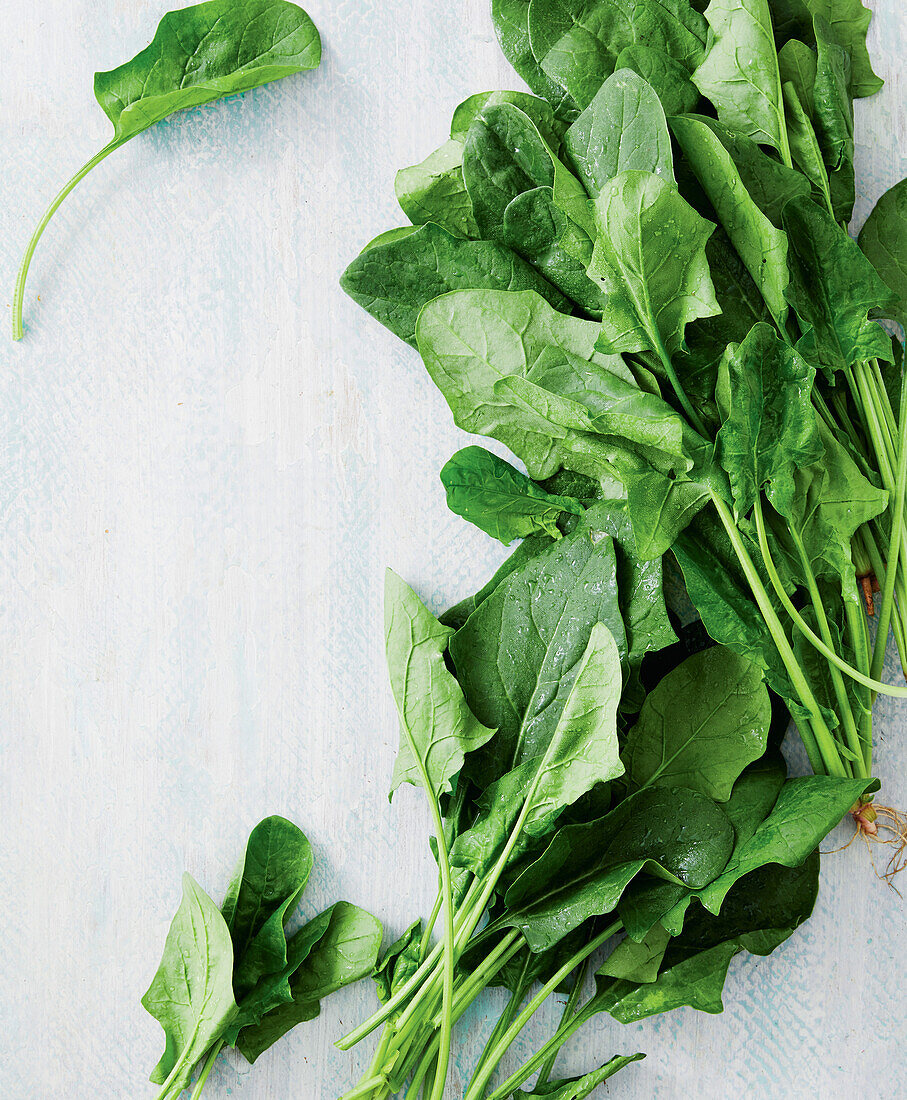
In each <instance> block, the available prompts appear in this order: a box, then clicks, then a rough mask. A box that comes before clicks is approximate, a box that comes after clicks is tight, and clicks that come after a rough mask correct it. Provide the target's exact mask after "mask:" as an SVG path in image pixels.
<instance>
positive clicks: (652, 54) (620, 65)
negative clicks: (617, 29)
mask: <svg viewBox="0 0 907 1100" xmlns="http://www.w3.org/2000/svg"><path fill="white" fill-rule="evenodd" d="M614 68H615V71H617V70H620V69H632V71H633V72H634V73H638V74H639V75H640V76H641V77H642V78H643V80H645V81H646V82H647V83H648V84H650V85H651V86H652V87H653V88H654V89H655V92H656V94H657V96H658V98H659V99H660V100H661V105H662V107H663V108H664V112H665V114H666V115H669V116H670V115H683V114H687V113H688V112H689V111H692V110H693V108H694V107H695V106H696V104H697V103H698V102H699V89H698V88H697V87H696V85H695V84H694V83H693V81H692V80H690V74H689V72H688V71H687V70H686V69H685V68H684V67H683V65H681V64H680V62H679V61H675V60H674V58H673V57H669V56H668V55H667V54H666V53H662V51H661V50H655V49H653V48H652V47H651V46H646V45H644V44H642V43H635V44H634V45H632V46H625V47H624V48H623V49H622V50H621V51H620V53H619V54H618V55H617V61H616V63H615V66H614Z"/></svg>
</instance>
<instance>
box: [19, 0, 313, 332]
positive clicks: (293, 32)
mask: <svg viewBox="0 0 907 1100" xmlns="http://www.w3.org/2000/svg"><path fill="white" fill-rule="evenodd" d="M320 61H321V39H320V37H319V35H318V31H317V30H316V28H315V25H314V23H312V21H311V19H310V18H309V17H308V15H306V13H305V12H304V11H303V10H302V8H300V7H298V6H297V5H296V4H292V3H289V2H288V0H206V2H205V3H202V4H195V5H194V6H192V7H188V8H181V9H179V10H177V11H171V12H168V13H167V14H166V15H165V16H164V17H163V19H162V20H161V22H160V24H159V26H158V28H157V32H156V33H155V36H154V38H153V39H152V41H151V43H150V44H149V45H148V46H146V47H145V49H144V50H142V51H141V53H138V54H136V56H135V57H134V58H132V60H131V61H127V62H125V64H123V65H119V66H118V67H117V68H116V69H111V70H110V72H106V73H95V77H94V93H95V98H96V99H97V101H98V103H99V104H100V105H101V108H102V110H103V111H104V113H105V114H106V115H107V117H108V118H109V119H110V121H111V123H112V124H113V130H114V133H113V138H112V139H111V140H110V141H109V142H108V144H107V145H105V146H104V148H103V149H101V151H100V152H98V153H96V154H95V155H94V156H93V157H92V158H91V159H90V160H89V161H88V163H87V164H85V165H84V166H83V167H82V168H80V169H79V171H78V172H76V174H75V175H74V176H73V177H72V179H70V180H69V181H68V182H67V183H66V184H65V186H64V187H63V189H62V190H61V191H60V193H59V194H58V195H57V197H56V198H55V199H54V200H53V202H52V203H51V204H50V206H49V207H48V208H47V211H46V213H45V214H44V216H43V217H42V218H41V221H40V222H39V223H38V227H37V229H35V231H34V233H33V234H32V237H31V240H30V241H29V242H28V246H27V247H26V250H25V255H24V256H23V258H22V264H21V266H20V268H19V275H18V278H17V279H16V289H15V293H14V295H13V339H14V340H21V339H22V334H23V329H22V303H23V299H24V296H25V280H26V279H27V277H28V269H29V266H30V265H31V260H32V256H33V255H34V252H35V248H36V247H37V244H38V241H39V240H40V239H41V235H42V234H43V233H44V230H45V229H46V228H47V225H48V222H49V221H50V219H51V218H52V217H53V216H54V214H55V213H56V211H57V209H58V208H59V206H60V204H61V203H62V202H63V200H64V199H65V198H66V196H67V195H68V194H69V193H70V191H72V189H73V188H74V187H75V186H76V184H77V183H78V182H79V181H80V180H81V179H83V178H84V177H85V176H86V175H87V174H88V173H89V172H90V171H91V170H92V168H94V167H95V166H96V165H98V164H100V163H101V161H102V160H104V158H105V157H108V156H110V154H111V153H112V152H113V151H114V150H115V149H119V148H120V146H121V145H125V144H126V142H127V141H129V140H130V139H132V138H134V137H135V136H136V135H137V134H141V133H143V132H144V131H145V130H147V129H148V128H149V127H150V126H153V125H154V124H155V123H156V122H160V121H161V120H162V119H165V118H167V117H168V116H170V115H172V114H173V113H174V111H179V110H182V109H183V108H186V107H197V106H199V105H201V104H203V103H211V102H212V101H214V100H216V99H222V98H223V97H224V96H229V95H235V94H237V93H238V92H246V91H249V90H250V89H251V88H257V87H259V86H260V85H262V84H267V83H269V82H270V81H272V80H277V79H279V78H280V77H284V76H291V75H292V74H294V73H300V72H303V71H305V70H306V69H314V68H316V67H317V66H318V64H319V63H320Z"/></svg>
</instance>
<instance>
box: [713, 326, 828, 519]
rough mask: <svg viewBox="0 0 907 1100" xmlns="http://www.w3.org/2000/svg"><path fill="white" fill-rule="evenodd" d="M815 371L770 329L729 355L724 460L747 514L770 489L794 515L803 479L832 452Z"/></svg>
mask: <svg viewBox="0 0 907 1100" xmlns="http://www.w3.org/2000/svg"><path fill="white" fill-rule="evenodd" d="M814 377H815V370H814V369H813V368H812V367H811V366H810V365H809V364H808V363H807V362H806V361H805V360H804V359H803V358H802V357H801V356H800V355H799V354H798V353H797V352H796V351H795V350H794V349H793V348H792V347H791V346H790V345H789V344H786V343H785V342H784V341H783V340H781V339H780V338H779V337H778V336H776V335H775V332H774V331H773V330H772V329H771V328H770V327H769V326H768V325H764V324H760V325H756V326H754V328H753V330H752V331H751V332H750V334H749V335H748V336H747V338H746V339H745V340H744V341H743V343H742V344H740V345H734V344H731V345H730V346H729V347H728V349H727V351H726V352H725V356H724V359H723V360H722V363H721V368H720V373H719V384H718V385H719V389H718V392H719V404H720V405H721V406H723V408H722V412H723V414H724V423H723V424H722V426H721V430H720V431H719V433H718V458H719V461H720V462H721V465H722V467H723V468H724V469H725V470H726V471H727V474H728V478H729V480H730V485H731V491H732V493H733V495H734V504H735V506H736V508H737V510H738V512H739V513H740V514H741V515H747V514H748V513H749V511H750V510H751V509H752V507H753V505H754V503H755V501H756V498H757V496H758V494H759V493H760V491H761V490H762V489H765V490H766V492H767V495H768V497H769V500H771V501H772V503H773V504H774V505H775V507H776V508H777V509H778V510H779V511H781V512H783V513H784V514H785V515H787V514H788V513H789V512H790V509H791V507H792V500H793V497H794V495H795V493H796V491H797V484H796V475H797V474H798V472H799V471H800V470H801V469H802V468H803V467H808V466H812V465H813V464H814V463H816V462H818V461H819V460H820V459H821V458H822V457H823V455H824V454H825V447H824V446H823V444H822V440H821V438H820V434H819V425H818V421H817V417H816V414H815V412H814V410H813V407H812V387H813V379H814Z"/></svg>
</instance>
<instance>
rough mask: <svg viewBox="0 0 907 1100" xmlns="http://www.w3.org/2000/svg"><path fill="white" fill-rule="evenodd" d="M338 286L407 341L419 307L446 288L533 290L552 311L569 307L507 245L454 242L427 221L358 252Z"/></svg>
mask: <svg viewBox="0 0 907 1100" xmlns="http://www.w3.org/2000/svg"><path fill="white" fill-rule="evenodd" d="M340 285H341V286H342V287H343V289H344V290H345V291H346V292H347V294H349V296H350V297H351V298H352V299H353V300H354V301H356V302H358V303H359V305H361V306H362V307H363V309H366V310H368V312H369V313H371V315H372V316H373V317H375V318H376V319H377V320H379V321H380V322H381V324H382V325H386V326H387V328H389V329H390V330H391V332H393V333H395V334H396V335H397V336H399V337H400V338H401V339H402V340H406V341H407V343H410V344H413V345H415V342H416V340H415V331H416V320H417V318H418V316H419V312H420V310H421V309H422V307H423V306H424V305H425V303H426V302H430V301H431V300H432V299H433V298H437V297H438V296H439V295H441V294H446V293H447V292H448V291H451V290H458V289H472V288H488V289H495V290H535V291H537V292H538V293H539V294H541V295H542V297H543V298H545V300H546V301H548V302H550V303H551V305H553V306H554V307H555V309H559V310H562V309H569V308H570V306H569V303H568V301H567V299H566V298H565V297H564V296H563V294H562V293H561V292H560V291H559V290H556V289H555V288H554V287H553V286H552V285H551V284H550V283H549V282H548V281H547V280H546V279H544V278H543V277H542V276H541V275H539V274H538V272H537V271H535V269H534V268H533V267H531V266H530V265H529V264H527V263H526V261H525V260H523V259H521V258H520V257H519V256H518V255H517V254H516V253H515V252H514V251H512V249H510V248H507V247H506V246H505V245H500V244H494V243H492V242H491V241H465V240H460V239H459V238H457V237H454V236H452V235H451V234H450V233H448V232H446V231H445V230H444V229H442V228H441V227H440V226H437V225H433V224H431V223H429V224H428V225H424V226H422V227H421V228H420V229H418V230H416V231H415V232H412V233H407V235H406V236H404V237H401V238H397V239H393V240H390V241H388V242H387V243H384V244H374V245H373V247H370V248H368V249H367V250H365V251H364V252H361V253H360V254H359V255H358V256H357V257H356V259H355V260H353V262H352V263H351V264H350V265H349V267H348V268H347V269H346V271H345V272H344V273H343V275H342V277H341V279H340Z"/></svg>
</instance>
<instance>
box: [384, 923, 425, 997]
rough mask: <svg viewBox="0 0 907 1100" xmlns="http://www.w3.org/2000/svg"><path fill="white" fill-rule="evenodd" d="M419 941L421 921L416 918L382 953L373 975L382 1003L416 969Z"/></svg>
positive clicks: (420, 938) (417, 965) (417, 966)
mask: <svg viewBox="0 0 907 1100" xmlns="http://www.w3.org/2000/svg"><path fill="white" fill-rule="evenodd" d="M421 943H422V921H420V920H417V921H415V922H414V923H413V924H411V925H410V926H409V928H407V930H406V931H405V932H404V933H403V935H402V936H401V937H400V938H399V939H398V940H395V941H394V942H393V943H392V944H391V945H390V947H389V948H388V949H387V950H386V951H385V952H384V954H383V955H382V957H381V961H380V962H379V963H378V965H377V966H376V967H375V973H374V975H373V977H374V979H375V985H376V986H377V987H378V1000H379V1001H380V1002H381V1003H382V1004H387V1002H388V1001H389V1000H390V999H391V996H392V995H393V994H394V993H395V992H396V991H397V990H398V989H399V988H400V986H402V985H405V984H406V982H407V981H408V980H409V979H410V978H411V977H412V976H413V974H415V972H416V971H417V970H418V968H419V956H420V953H421V952H420V947H421Z"/></svg>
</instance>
